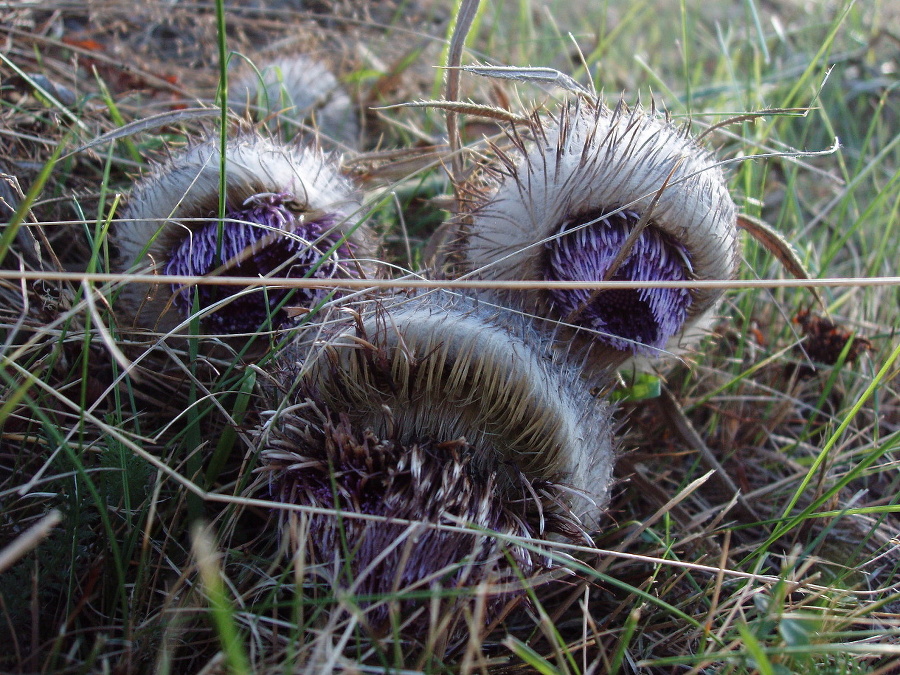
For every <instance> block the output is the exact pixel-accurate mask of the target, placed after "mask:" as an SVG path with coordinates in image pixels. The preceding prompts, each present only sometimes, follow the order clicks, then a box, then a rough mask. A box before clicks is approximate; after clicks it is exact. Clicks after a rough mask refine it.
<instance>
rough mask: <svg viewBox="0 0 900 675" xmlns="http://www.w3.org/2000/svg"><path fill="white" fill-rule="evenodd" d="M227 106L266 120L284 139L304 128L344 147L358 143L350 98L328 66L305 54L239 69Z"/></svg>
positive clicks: (231, 84)
mask: <svg viewBox="0 0 900 675" xmlns="http://www.w3.org/2000/svg"><path fill="white" fill-rule="evenodd" d="M228 105H229V107H230V108H231V109H232V110H235V111H238V112H240V113H242V114H247V115H249V116H250V117H251V118H257V119H259V120H260V121H262V122H264V123H265V125H266V127H267V128H268V129H269V130H271V131H272V132H277V133H279V134H280V135H281V137H282V138H291V137H293V136H295V135H296V134H297V132H298V131H300V130H301V129H302V128H306V129H307V130H309V129H313V130H315V131H316V132H317V133H318V134H319V135H320V136H324V137H325V138H326V139H327V140H329V141H331V142H334V143H338V144H340V145H342V146H343V147H348V148H356V147H358V145H359V120H358V113H357V110H356V109H355V108H354V105H353V101H352V100H351V99H350V96H349V95H348V94H347V92H346V91H345V89H344V88H343V87H342V86H341V83H340V82H338V79H337V78H336V77H335V76H334V74H333V73H332V72H331V70H329V69H328V67H327V66H326V65H325V64H323V63H322V62H320V61H318V60H316V59H314V58H312V57H310V56H309V55H307V54H299V53H295V54H288V55H284V56H279V57H277V58H274V59H272V60H268V61H264V60H261V61H260V63H259V64H257V66H255V67H251V66H249V65H245V66H243V67H241V68H239V69H238V71H237V73H236V74H235V77H234V79H233V80H232V82H231V83H230V84H229V87H228Z"/></svg>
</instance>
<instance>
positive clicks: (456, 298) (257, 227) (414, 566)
mask: <svg viewBox="0 0 900 675" xmlns="http://www.w3.org/2000/svg"><path fill="white" fill-rule="evenodd" d="M309 70H310V69H309V67H308V66H307V67H302V66H298V67H296V68H295V67H294V66H293V65H291V64H289V63H286V62H281V63H279V64H277V65H276V66H273V68H272V69H270V70H266V69H264V70H263V71H262V75H263V78H262V84H263V85H264V89H265V96H266V97H267V98H268V99H273V98H276V95H280V94H281V93H284V92H286V91H292V90H293V86H294V85H293V84H292V83H291V81H290V80H291V78H292V77H293V76H294V75H296V74H297V73H303V74H304V77H306V75H308V71H309ZM276 71H277V73H278V76H279V80H278V83H277V84H278V87H277V88H278V89H279V91H275V89H273V88H272V87H270V83H269V80H268V79H266V78H268V77H269V76H270V74H271V73H273V72H276ZM292 74H293V75H292ZM320 79H327V78H320ZM304 82H306V84H302V83H301V85H300V86H301V88H303V87H307V88H308V86H309V84H308V81H306V80H304ZM329 82H331V84H334V82H333V80H329ZM273 86H274V85H273ZM239 89H240V88H239ZM251 89H252V88H251V87H250V86H249V85H247V86H245V87H244V88H243V89H240V91H241V92H242V93H241V97H242V99H244V100H249V99H252V98H253V97H254V96H255V94H254V93H253V91H251ZM307 93H308V92H307ZM310 97H311V99H310ZM297 99H298V96H294V98H293V100H294V101H297ZM304 100H316V98H315V96H312V95H311V94H309V95H308V96H307V98H306V99H304ZM329 100H330V101H332V102H333V101H336V100H338V99H337V98H335V97H334V96H332V98H331V99H329ZM321 110H322V112H323V113H325V112H326V110H329V111H330V112H329V115H328V116H327V117H326V116H324V115H323V116H322V117H320V118H319V122H320V126H321V127H322V128H323V131H324V130H325V129H324V127H325V122H326V120H329V119H332V118H335V119H336V118H338V117H340V115H339V114H338V113H337V112H335V111H334V110H333V109H329V108H326V107H323V108H321ZM303 138H304V137H302V136H301V137H300V139H295V140H294V141H292V142H291V143H290V144H282V143H279V142H276V141H273V140H270V139H268V138H265V137H263V136H262V135H260V134H259V133H258V132H255V131H254V132H243V133H241V134H238V135H236V136H235V137H233V138H229V139H228V141H227V143H226V144H225V157H224V162H223V161H222V160H223V157H222V155H221V149H220V148H221V139H220V138H218V137H217V136H212V137H209V138H207V139H205V140H201V141H199V142H196V143H194V144H192V145H190V146H189V147H188V148H187V149H186V150H184V151H182V152H180V153H178V154H176V155H175V156H174V157H173V158H172V159H171V160H170V161H169V162H167V163H166V164H164V165H162V166H159V167H157V168H156V169H155V170H154V171H152V172H151V174H150V175H149V176H147V177H146V178H144V179H143V180H141V181H140V182H139V183H138V184H137V185H136V186H135V188H134V190H133V192H132V194H131V197H130V200H129V204H128V207H127V211H126V213H125V219H124V222H123V223H122V224H121V225H120V227H119V228H118V231H117V235H116V236H117V243H118V247H119V252H120V260H121V262H120V268H121V269H122V271H132V272H147V271H151V272H153V273H154V274H157V275H158V276H159V282H158V283H155V284H130V285H129V286H128V287H126V289H125V290H124V291H123V293H122V302H123V305H124V306H125V307H127V308H128V311H129V312H130V316H131V317H132V321H131V323H132V324H133V325H135V326H138V327H143V328H149V329H153V330H157V331H164V332H178V331H180V332H186V331H187V330H188V329H189V327H190V328H192V329H195V325H194V322H193V319H195V318H196V319H197V320H198V321H199V323H200V326H201V327H202V329H203V331H204V332H206V333H210V334H213V335H217V336H220V337H222V336H227V335H234V334H253V333H255V332H257V331H259V330H264V329H282V328H291V329H292V328H296V327H297V322H296V319H295V318H294V317H296V316H298V315H300V316H307V317H312V318H311V319H309V320H307V321H306V322H305V324H304V325H303V326H302V327H301V328H299V329H298V330H296V331H295V332H294V334H293V337H291V338H290V339H289V340H288V341H287V344H286V346H285V347H284V348H283V349H282V350H281V351H280V353H279V354H278V355H277V358H276V359H274V363H275V364H276V366H275V368H274V369H273V370H272V372H271V375H272V378H271V379H272V381H273V382H274V383H275V384H274V385H273V386H272V387H271V388H270V390H269V391H268V396H267V403H268V408H269V410H268V411H266V412H264V413H262V414H263V416H264V418H265V423H264V424H263V425H262V426H261V428H260V429H259V430H258V434H257V436H258V439H259V442H260V444H261V445H262V447H263V452H262V458H263V462H264V466H263V469H262V470H263V472H264V474H265V475H266V478H267V485H268V489H269V491H270V494H271V495H272V497H273V498H275V499H276V500H280V501H283V502H288V503H291V504H299V505H303V506H308V507H315V508H316V509H318V510H317V511H316V514H317V515H315V517H314V518H313V519H312V521H311V525H310V527H311V530H310V547H311V548H310V552H311V554H312V556H313V557H314V558H315V560H316V561H317V562H321V563H325V568H327V569H334V570H341V569H343V567H342V565H338V564H334V563H335V560H334V558H335V557H338V558H339V557H341V556H348V555H349V556H351V557H352V560H350V561H345V562H348V563H349V566H350V568H351V569H352V570H353V571H354V573H355V574H356V575H357V577H358V579H357V581H358V588H361V589H364V590H365V591H366V595H369V596H373V597H377V596H378V595H379V594H390V593H391V592H392V590H396V589H397V588H400V587H406V586H416V585H425V586H426V587H429V588H431V587H435V586H441V584H444V585H447V584H449V585H450V586H452V587H457V586H461V585H463V582H465V583H466V584H474V582H491V584H496V585H497V588H502V589H503V590H502V591H498V592H497V593H495V594H494V601H495V603H506V602H507V601H509V599H510V598H511V597H513V596H516V597H518V596H517V594H518V595H521V594H522V593H523V591H522V589H521V586H519V587H518V590H515V591H512V590H510V589H511V588H512V587H516V584H517V581H518V580H519V579H521V578H522V576H523V575H524V576H525V577H527V576H530V575H532V574H534V573H536V572H537V571H539V570H540V569H542V568H544V567H546V566H547V565H550V564H551V563H550V561H549V559H548V558H547V557H546V554H541V553H539V552H538V551H539V549H536V548H535V547H534V546H529V545H528V544H527V542H528V541H529V540H532V539H546V538H547V537H551V538H559V537H563V538H570V539H571V538H577V537H579V536H584V535H585V534H586V533H587V532H589V531H590V530H593V529H596V528H597V527H598V526H599V525H600V522H601V517H602V514H603V510H604V508H605V506H606V504H607V501H608V493H609V488H610V485H611V482H612V466H613V460H614V455H615V442H614V438H613V422H612V412H613V411H612V407H611V405H610V404H609V403H607V402H606V401H604V400H603V399H602V398H599V397H597V396H595V395H593V394H592V393H591V392H594V391H597V390H600V391H606V390H608V389H609V385H610V383H611V381H612V378H613V371H614V369H615V367H617V366H618V365H620V364H621V363H622V362H623V361H624V360H625V359H627V358H629V357H630V356H632V355H642V356H647V355H654V354H659V353H662V352H664V351H666V350H670V349H672V348H673V347H676V346H678V345H679V344H680V343H681V342H682V341H683V339H684V336H685V335H686V334H687V333H688V332H689V331H690V330H692V327H693V326H695V325H698V324H699V322H700V321H701V320H702V317H704V316H706V315H707V314H708V313H709V312H710V311H711V309H712V308H713V307H714V305H715V301H716V298H717V296H716V293H714V292H710V291H699V290H692V289H688V288H675V289H621V288H617V289H615V290H603V289H600V290H583V289H576V290H567V289H558V288H555V289H547V290H540V291H520V290H515V288H510V289H509V290H505V291H502V292H493V293H487V292H484V293H480V294H477V295H476V294H470V295H459V294H451V293H449V292H434V291H431V292H421V293H396V294H393V295H391V294H386V295H377V294H374V293H371V294H369V295H368V296H366V298H365V299H363V300H359V298H358V297H357V298H353V301H352V303H346V304H344V305H337V304H334V303H329V302H327V300H328V299H329V297H326V294H325V293H324V292H322V291H316V290H301V291H297V292H293V293H291V292H288V291H287V290H285V289H279V288H278V287H277V285H275V286H273V287H270V288H259V287H256V286H253V287H249V286H248V287H247V288H244V289H241V288H240V287H237V288H235V287H233V286H230V287H225V286H215V285H213V286H209V285H204V286H192V285H190V284H188V283H186V281H185V277H190V276H192V275H200V276H209V275H223V276H232V277H233V276H238V277H250V278H259V277H266V276H272V277H277V278H303V277H317V278H324V277H327V278H338V279H339V278H345V279H351V278H352V279H358V278H364V277H366V276H369V275H370V274H371V273H372V269H373V268H372V265H371V262H372V260H373V258H374V257H375V256H376V253H377V250H378V247H377V245H376V243H375V237H374V235H373V233H372V230H371V229H370V228H369V226H368V225H367V224H366V222H365V206H364V202H363V199H362V197H361V195H360V191H359V189H358V188H356V186H354V185H353V184H352V183H351V182H350V181H349V180H348V179H346V178H345V177H344V176H343V175H342V174H341V172H340V170H339V168H338V165H337V162H336V161H335V159H334V157H333V156H331V155H328V154H326V153H324V152H322V151H321V150H319V149H318V143H317V141H316V139H315V138H313V140H312V141H311V142H310V141H304V140H303ZM510 138H511V140H512V141H513V143H512V149H511V150H508V151H505V152H501V151H499V150H498V152H497V156H498V159H499V161H498V163H497V165H496V166H494V167H492V168H490V169H488V170H487V175H488V179H487V180H485V181H482V182H481V183H479V184H474V183H473V184H472V185H470V186H468V187H467V188H465V189H467V190H468V191H469V192H470V193H472V194H475V195H476V196H477V199H476V200H475V205H474V207H473V208H472V209H471V210H469V211H467V212H466V213H463V214H460V215H459V216H457V217H456V218H455V219H454V220H453V221H452V222H451V223H450V227H449V232H450V235H451V236H450V237H449V238H448V239H447V240H446V242H447V243H445V244H444V245H443V248H442V252H443V256H444V258H445V260H446V261H448V266H447V269H448V270H449V274H450V275H451V276H453V277H454V278H475V279H486V280H507V281H512V282H515V281H522V280H537V281H563V282H570V281H571V282H577V281H592V282H599V281H606V280H625V281H628V280H632V281H652V280H668V281H690V280H695V279H710V278H728V277H730V276H732V275H733V274H734V271H735V267H736V260H737V237H736V233H735V217H736V216H735V208H734V204H733V203H732V201H731V199H730V197H729V195H728V192H727V190H726V188H725V182H724V178H723V176H722V173H721V171H720V170H719V169H718V167H717V165H716V164H715V162H714V161H713V159H712V157H711V156H710V155H709V154H708V153H707V152H706V151H705V150H702V149H701V148H700V147H699V146H698V145H697V144H696V143H695V142H694V141H693V140H692V139H691V138H689V137H688V136H687V135H686V134H685V132H684V131H683V130H680V129H677V128H675V127H674V126H673V125H671V124H670V123H669V122H667V121H665V120H661V119H659V118H658V117H656V116H654V115H648V114H646V113H644V112H643V111H641V110H640V109H633V110H629V109H628V108H627V107H625V106H624V105H620V106H618V107H617V108H616V109H615V110H609V109H608V108H606V107H605V106H603V105H602V104H601V103H599V102H592V101H585V100H579V101H577V102H574V103H570V104H567V105H565V106H563V107H562V109H561V111H560V112H559V114H558V115H557V116H556V117H548V118H541V117H537V116H535V117H533V118H532V122H531V124H530V125H529V126H528V127H527V128H525V129H519V128H513V129H512V130H511V131H510ZM223 164H224V167H225V169H224V170H225V177H224V185H225V190H226V194H224V195H222V194H220V185H221V183H222V174H221V171H222V168H221V167H222V166H223ZM223 209H224V218H220V217H219V214H220V213H222V211H223ZM445 231H446V230H445ZM449 263H452V264H449ZM167 277H169V278H170V279H171V281H167ZM292 307H293V308H294V309H297V308H299V310H300V311H293V312H292V311H289V309H290V308H292ZM321 509H333V510H334V511H335V512H343V513H344V514H345V516H346V517H342V518H338V517H334V516H330V515H322V511H321ZM354 514H356V515H357V516H360V519H354V517H353V515H354ZM410 523H419V524H420V525H421V526H422V527H424V530H422V531H421V532H420V531H419V529H410V526H409V524H410ZM466 527H469V528H471V529H470V530H466V529H465V528H466ZM413 532H415V533H416V534H415V537H414V538H412V539H409V541H408V542H407V543H402V542H401V543H399V544H398V543H397V542H398V541H400V540H402V539H403V538H409V537H412V536H413V535H412V533H413ZM493 533H499V534H500V535H501V536H499V537H498V536H496V534H493ZM348 537H349V539H350V540H352V544H353V546H352V547H351V549H352V553H351V552H349V550H348V548H347V546H346V542H347V540H348ZM334 581H335V583H338V579H337V578H336V579H335V580H334ZM376 605H377V603H376ZM499 606H500V605H499V604H495V605H492V607H494V609H493V610H491V611H489V612H488V616H494V615H495V614H497V612H498V611H499V609H498V608H499ZM370 619H371V621H372V623H373V624H378V623H380V622H383V621H386V619H387V614H386V613H385V610H384V607H383V605H382V606H381V609H378V608H377V607H376V608H374V609H373V614H372V616H371V617H370Z"/></svg>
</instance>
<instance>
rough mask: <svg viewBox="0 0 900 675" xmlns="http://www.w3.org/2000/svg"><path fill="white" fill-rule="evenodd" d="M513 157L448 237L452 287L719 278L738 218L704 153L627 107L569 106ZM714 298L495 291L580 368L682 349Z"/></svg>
mask: <svg viewBox="0 0 900 675" xmlns="http://www.w3.org/2000/svg"><path fill="white" fill-rule="evenodd" d="M510 138H511V140H512V143H513V149H512V150H509V151H501V150H500V149H496V150H497V155H498V157H499V159H500V164H499V165H498V166H496V167H492V168H489V170H488V171H489V174H490V175H492V176H493V178H491V179H490V180H489V184H488V185H487V186H486V187H485V188H483V189H481V188H477V187H470V190H471V191H472V192H473V194H474V195H475V199H474V206H473V207H472V208H471V209H470V210H469V211H467V212H466V213H463V214H461V215H459V216H457V217H456V219H455V221H454V222H452V223H451V226H450V228H448V230H445V231H446V232H447V234H445V235H444V236H445V239H444V243H443V244H442V246H443V249H444V254H443V255H444V257H445V262H446V263H447V267H448V268H449V271H448V272H447V273H448V274H450V275H452V276H457V277H458V276H465V277H466V278H475V279H489V280H508V281H522V280H534V281H564V282H565V281H573V282H574V281H656V280H665V281H692V280H699V279H730V278H733V276H734V275H735V273H736V270H737V263H738V257H739V248H738V237H737V226H736V220H737V212H736V208H735V205H734V202H733V201H732V199H731V197H730V195H729V193H728V190H727V187H726V184H725V179H724V176H723V173H722V171H721V169H720V168H719V166H718V165H717V163H716V161H715V159H714V158H713V157H712V155H711V154H710V153H709V152H708V151H706V150H704V149H703V148H701V147H700V146H699V145H698V144H697V143H696V142H695V141H694V140H693V139H692V138H691V137H690V136H689V135H688V132H687V131H686V130H685V129H682V128H678V127H676V126H674V125H673V124H672V123H670V122H669V121H668V120H666V119H665V118H661V117H660V116H658V115H655V114H648V113H646V112H645V111H643V110H642V109H641V108H640V107H635V108H633V109H630V108H628V107H627V106H626V105H625V104H624V103H621V102H620V103H619V105H618V106H617V107H616V108H615V109H614V110H610V109H609V108H607V107H606V106H604V105H603V104H602V103H600V102H597V101H591V100H587V99H585V98H579V99H578V100H577V101H572V102H569V103H567V104H565V105H564V106H563V108H562V109H561V112H560V113H559V115H558V116H557V117H556V118H553V119H547V118H545V117H542V116H539V115H537V114H535V115H534V116H533V117H532V121H531V123H530V124H529V125H528V127H527V128H526V129H524V130H522V129H519V128H515V127H514V128H513V129H512V130H511V132H510ZM720 295H721V291H718V290H709V289H616V290H559V289H546V290H540V291H516V290H510V291H503V292H501V293H500V299H501V301H502V302H505V303H507V304H511V305H513V306H515V307H518V308H520V309H522V310H523V311H526V312H527V313H529V314H533V315H535V316H537V317H539V318H541V319H545V320H549V322H550V323H551V330H553V331H554V333H555V334H556V335H557V337H558V338H559V339H560V340H561V341H562V342H564V343H565V345H566V349H574V350H575V351H576V352H581V354H582V356H583V357H584V358H585V364H586V367H587V368H588V371H589V372H590V371H594V370H598V369H599V370H600V371H603V370H605V369H606V368H608V367H611V366H612V367H615V366H617V365H620V364H621V363H622V362H624V361H625V360H626V359H627V358H629V357H631V356H633V355H637V356H641V357H652V356H657V355H660V354H663V353H665V352H666V351H671V350H678V349H682V348H684V347H685V346H687V344H688V343H689V342H690V337H689V336H693V335H694V334H698V333H699V332H700V331H701V326H702V320H703V318H704V317H706V316H708V315H709V314H710V313H711V310H712V308H713V307H714V305H715V304H716V301H717V299H718V298H719V296H720Z"/></svg>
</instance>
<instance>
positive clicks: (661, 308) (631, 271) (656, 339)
mask: <svg viewBox="0 0 900 675" xmlns="http://www.w3.org/2000/svg"><path fill="white" fill-rule="evenodd" d="M639 219H640V217H639V216H638V215H637V214H636V213H633V212H630V211H622V212H619V213H617V214H615V215H613V216H606V217H604V216H599V220H598V216H597V215H595V214H590V215H587V216H583V217H580V218H577V219H574V220H569V221H567V222H566V223H565V224H564V225H563V226H562V228H561V229H560V235H562V236H559V237H557V238H555V239H553V240H552V241H550V242H548V244H547V249H548V257H547V265H546V267H545V274H544V276H545V279H547V280H548V281H602V280H603V279H604V278H606V276H607V274H608V273H609V271H610V268H611V266H612V263H613V262H614V261H615V259H616V256H618V254H619V252H620V251H621V250H622V246H623V245H624V244H625V241H626V240H627V239H628V235H629V234H630V233H631V231H632V230H633V228H634V226H635V225H636V224H637V222H638V220H639ZM594 220H597V222H591V221H594ZM585 223H591V224H590V225H585ZM566 233H568V234H566ZM689 278H690V256H689V253H688V252H687V250H686V249H685V247H683V246H681V245H680V244H678V243H676V242H675V241H673V240H672V238H671V237H669V236H667V235H665V234H663V233H662V232H660V231H659V230H658V229H657V228H655V227H654V226H653V223H652V222H651V223H650V224H649V225H648V226H647V227H646V228H644V230H643V232H641V234H640V236H639V237H638V238H637V240H636V241H635V243H634V245H633V247H632V248H631V251H630V252H629V253H628V255H627V256H626V257H625V259H624V260H623V261H622V263H621V264H620V265H619V267H618V269H616V270H615V272H614V273H613V275H612V276H611V277H610V280H612V281H663V280H665V281H683V280H686V279H689ZM550 295H551V297H552V298H553V301H554V303H555V304H556V305H557V307H558V309H559V311H560V313H561V315H562V317H563V320H564V321H566V322H567V323H574V324H576V325H579V326H584V327H585V328H589V329H592V330H595V331H598V332H599V335H598V339H599V340H601V341H604V342H606V343H608V344H609V345H611V346H613V347H615V348H616V349H621V350H623V351H631V352H634V353H636V354H647V355H652V354H654V353H655V352H656V350H658V349H663V348H664V347H665V345H666V343H667V341H668V340H669V338H670V337H672V336H673V335H675V333H677V332H678V331H679V329H680V328H681V326H682V325H683V324H684V322H685V319H686V318H687V311H688V308H689V307H690V306H691V301H692V297H691V294H690V292H689V291H688V290H687V289H684V288H663V289H656V288H641V289H615V290H608V291H602V292H600V293H596V292H595V291H592V290H586V289H577V290H551V291H550Z"/></svg>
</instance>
